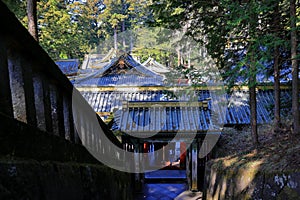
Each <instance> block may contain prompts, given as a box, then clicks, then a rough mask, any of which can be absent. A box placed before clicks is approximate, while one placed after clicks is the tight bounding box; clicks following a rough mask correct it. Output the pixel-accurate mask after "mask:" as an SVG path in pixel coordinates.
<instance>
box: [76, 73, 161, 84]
mask: <svg viewBox="0 0 300 200" xmlns="http://www.w3.org/2000/svg"><path fill="white" fill-rule="evenodd" d="M77 85H78V86H120V85H127V86H128V85H130V86H160V85H163V78H162V77H149V76H140V75H136V74H117V75H108V76H103V77H99V78H97V77H92V78H87V79H85V80H83V81H81V82H80V83H77Z"/></svg>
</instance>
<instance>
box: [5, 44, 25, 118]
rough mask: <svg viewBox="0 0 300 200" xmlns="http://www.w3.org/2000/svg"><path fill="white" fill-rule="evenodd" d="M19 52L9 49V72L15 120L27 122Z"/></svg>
mask: <svg viewBox="0 0 300 200" xmlns="http://www.w3.org/2000/svg"><path fill="white" fill-rule="evenodd" d="M17 53H18V52H16V51H14V50H13V49H12V48H11V47H9V48H8V71H9V78H10V89H11V94H12V104H13V113H14V118H15V119H17V120H19V121H22V122H25V123H26V122H27V113H26V103H25V90H24V80H23V74H22V66H21V62H20V60H21V58H20V55H19V54H17Z"/></svg>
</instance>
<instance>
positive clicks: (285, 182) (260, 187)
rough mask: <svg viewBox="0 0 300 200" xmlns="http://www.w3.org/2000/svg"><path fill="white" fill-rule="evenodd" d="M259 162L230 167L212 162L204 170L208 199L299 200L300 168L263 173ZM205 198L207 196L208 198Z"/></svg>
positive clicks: (205, 191) (205, 192)
mask: <svg viewBox="0 0 300 200" xmlns="http://www.w3.org/2000/svg"><path fill="white" fill-rule="evenodd" d="M260 164H261V163H260V162H259V161H258V162H252V163H249V164H248V165H245V166H243V167H241V168H238V169H237V168H235V169H230V168H228V167H226V166H224V165H220V163H219V162H218V161H217V160H216V161H210V163H208V164H207V167H206V171H205V182H206V183H205V188H204V196H205V198H206V199H207V200H225V199H226V200H227V199H237V200H243V199H257V200H259V199H262V200H265V199H266V200H272V199H278V200H279V199H291V200H296V199H300V171H283V172H261V171H260V170H259V166H260ZM205 198H204V199H205Z"/></svg>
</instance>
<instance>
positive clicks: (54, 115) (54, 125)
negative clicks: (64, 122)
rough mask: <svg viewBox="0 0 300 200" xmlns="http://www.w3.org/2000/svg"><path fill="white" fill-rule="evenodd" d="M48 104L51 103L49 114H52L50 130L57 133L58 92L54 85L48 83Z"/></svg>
mask: <svg viewBox="0 0 300 200" xmlns="http://www.w3.org/2000/svg"><path fill="white" fill-rule="evenodd" d="M49 88H50V90H49V91H50V104H51V115H52V132H53V134H54V135H59V125H58V121H59V119H58V112H59V111H58V106H57V105H58V104H57V103H58V102H57V100H58V92H57V89H56V87H55V86H54V85H52V84H50V85H49Z"/></svg>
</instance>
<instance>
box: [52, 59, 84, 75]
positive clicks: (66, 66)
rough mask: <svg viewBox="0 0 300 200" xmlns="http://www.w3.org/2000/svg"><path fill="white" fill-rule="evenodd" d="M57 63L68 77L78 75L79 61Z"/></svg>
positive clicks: (68, 60) (70, 60)
mask: <svg viewBox="0 0 300 200" xmlns="http://www.w3.org/2000/svg"><path fill="white" fill-rule="evenodd" d="M55 63H56V65H57V66H58V67H59V68H60V70H61V71H62V72H63V73H64V74H65V75H67V76H72V75H76V74H77V73H78V67H79V60H78V59H66V60H58V61H56V62H55Z"/></svg>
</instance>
